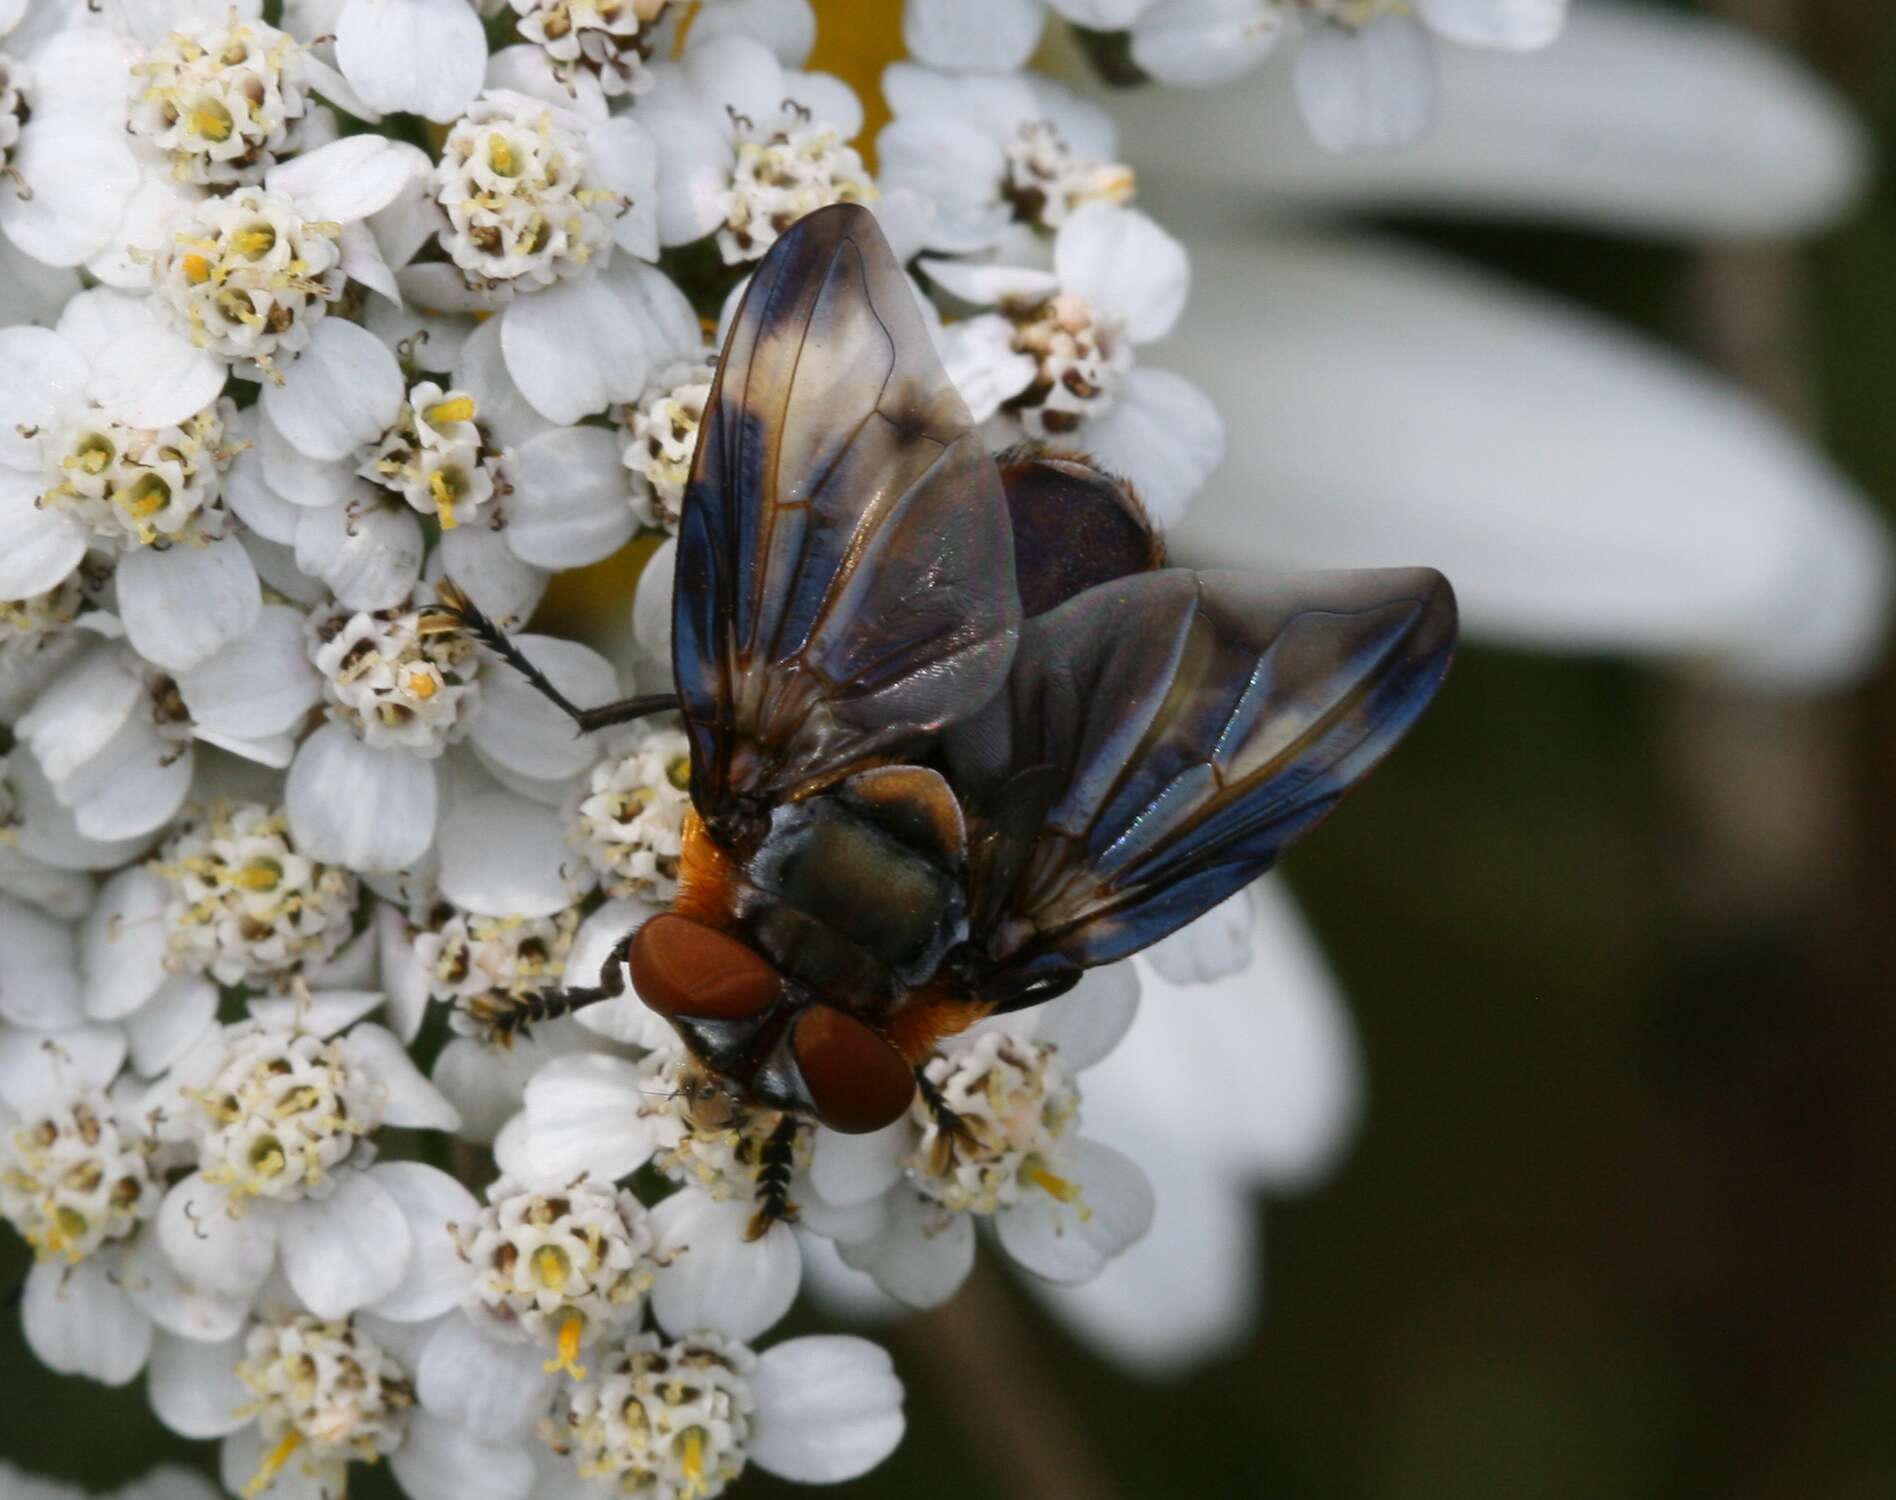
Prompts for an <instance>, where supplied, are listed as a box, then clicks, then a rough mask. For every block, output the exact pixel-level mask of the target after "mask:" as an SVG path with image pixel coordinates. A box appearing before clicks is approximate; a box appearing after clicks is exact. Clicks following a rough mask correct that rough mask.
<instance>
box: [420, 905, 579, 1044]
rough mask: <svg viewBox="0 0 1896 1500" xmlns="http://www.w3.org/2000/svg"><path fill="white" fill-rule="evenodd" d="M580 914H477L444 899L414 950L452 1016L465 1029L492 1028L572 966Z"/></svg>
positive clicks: (481, 1031)
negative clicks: (569, 961)
mask: <svg viewBox="0 0 1896 1500" xmlns="http://www.w3.org/2000/svg"><path fill="white" fill-rule="evenodd" d="M578 927H579V914H578V912H576V911H572V910H568V911H563V912H560V913H558V914H557V915H555V916H551V917H520V916H512V917H477V916H473V915H471V914H470V913H467V912H464V911H459V910H457V909H456V908H454V907H452V906H443V907H441V908H440V909H439V910H438V911H437V912H436V913H435V916H434V921H433V924H432V926H430V927H427V928H424V929H423V930H421V931H420V932H417V933H416V934H415V937H414V944H415V956H416V957H417V958H418V959H419V960H420V961H421V965H422V968H423V969H424V970H425V971H426V972H427V975H428V985H429V990H430V992H431V993H432V994H433V996H434V998H435V999H437V1000H439V1001H441V1002H442V1003H443V1004H447V1005H452V1006H453V1007H454V1011H453V1014H452V1015H451V1016H450V1017H449V1023H450V1024H451V1025H452V1026H453V1028H454V1029H455V1031H457V1032H459V1033H460V1034H461V1035H463V1036H483V1037H484V1036H491V1035H493V1031H494V1027H495V1026H496V1025H497V1024H498V1023H500V1022H501V1021H503V1020H504V1019H506V1017H507V1016H508V1015H509V1014H510V1013H511V1012H512V1011H513V1010H514V1009H515V1008H516V1007H518V1006H519V1004H520V1003H521V1002H522V1001H523V1000H526V999H528V998H529V997H531V996H533V995H537V994H538V993H539V992H540V991H542V990H544V989H546V988H548V987H549V986H552V985H556V984H557V983H558V982H559V978H560V975H562V974H563V973H565V972H566V955H567V954H568V953H570V952H571V951H572V947H573V934H574V932H575V931H577V930H578Z"/></svg>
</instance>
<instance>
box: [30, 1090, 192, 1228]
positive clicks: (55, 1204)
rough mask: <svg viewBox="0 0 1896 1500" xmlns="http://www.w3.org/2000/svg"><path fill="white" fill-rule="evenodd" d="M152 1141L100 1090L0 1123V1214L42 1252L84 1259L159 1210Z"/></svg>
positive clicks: (69, 1098) (54, 1103) (46, 1105)
mask: <svg viewBox="0 0 1896 1500" xmlns="http://www.w3.org/2000/svg"><path fill="white" fill-rule="evenodd" d="M156 1147H157V1143H156V1142H155V1141H153V1140H151V1139H150V1138H149V1137H147V1136H143V1135H140V1134H135V1133H132V1132H129V1131H126V1130H124V1129H122V1128H121V1125H120V1121H119V1117H118V1114H117V1112H116V1110H115V1109H114V1108H113V1105H112V1102H111V1100H110V1099H108V1098H107V1097H106V1096H105V1094H104V1093H103V1092H101V1091H99V1090H97V1089H88V1090H83V1091H81V1092H79V1093H76V1094H71V1095H68V1096H67V1097H65V1098H63V1099H60V1100H58V1101H57V1102H50V1101H49V1102H48V1103H47V1104H45V1105H42V1106H41V1107H40V1108H39V1109H36V1110H34V1111H33V1112H32V1113H31V1114H30V1115H29V1116H27V1117H26V1118H22V1119H17V1120H13V1121H10V1122H8V1123H7V1124H5V1125H4V1126H3V1127H0V1215H4V1216H5V1217H6V1219H7V1220H8V1221H9V1222H10V1223H11V1224H12V1225H13V1227H14V1229H16V1230H17V1231H18V1232H19V1234H20V1237H21V1238H22V1239H24V1240H25V1241H26V1242H27V1244H29V1245H31V1246H32V1247H33V1249H34V1251H35V1252H36V1253H37V1255H38V1257H39V1258H40V1259H42V1260H51V1259H54V1258H64V1259H65V1260H67V1261H70V1262H73V1263H77V1262H79V1261H81V1260H84V1259H85V1258H86V1257H87V1256H88V1255H91V1254H92V1253H94V1252H95V1251H97V1250H99V1249H100V1248H101V1247H102V1246H104V1245H106V1244H109V1243H112V1242H114V1241H118V1240H123V1239H125V1238H126V1237H128V1236H129V1235H131V1234H132V1233H133V1231H135V1230H136V1229H137V1228H138V1227H139V1225H140V1224H142V1223H143V1222H144V1221H145V1220H147V1219H149V1218H150V1217H151V1216H152V1214H153V1213H155V1212H156V1211H157V1207H158V1200H159V1197H160V1196H161V1194H160V1189H159V1186H158V1183H157V1182H156V1181H155V1180H154V1179H153V1175H152V1168H151V1157H152V1153H153V1152H154V1151H155V1150H156Z"/></svg>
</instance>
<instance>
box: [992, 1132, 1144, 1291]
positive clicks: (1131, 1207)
mask: <svg viewBox="0 0 1896 1500" xmlns="http://www.w3.org/2000/svg"><path fill="white" fill-rule="evenodd" d="M1074 1155H1075V1157H1076V1160H1075V1161H1074V1162H1073V1164H1072V1167H1071V1170H1072V1172H1073V1174H1074V1181H1075V1183H1076V1184H1077V1185H1078V1187H1079V1189H1080V1199H1079V1201H1078V1202H1076V1203H1062V1202H1061V1201H1060V1200H1059V1199H1057V1198H1055V1197H1054V1196H1053V1195H1052V1194H1051V1193H1038V1194H1035V1195H1034V1196H1033V1197H1030V1198H1028V1199H1026V1200H1025V1201H1023V1202H1020V1203H1016V1204H1014V1205H1013V1206H1012V1207H1010V1208H1004V1209H1002V1210H1001V1211H1000V1212H999V1213H998V1214H996V1215H995V1216H994V1232H995V1234H996V1235H997V1236H998V1237H999V1239H1000V1242H1001V1248H1002V1249H1003V1250H1005V1251H1006V1252H1007V1253H1008V1254H1009V1255H1011V1256H1013V1257H1014V1259H1015V1260H1017V1261H1019V1262H1020V1264H1021V1265H1022V1266H1024V1267H1025V1268H1026V1269H1027V1270H1029V1271H1032V1272H1033V1273H1034V1274H1035V1275H1036V1276H1044V1277H1045V1278H1046V1279H1047V1280H1048V1281H1057V1282H1062V1283H1071V1282H1078V1281H1087V1280H1090V1279H1091V1278H1092V1277H1094V1276H1097V1275H1098V1274H1099V1273H1100V1271H1101V1270H1102V1269H1103V1268H1104V1267H1105V1265H1106V1263H1107V1262H1108V1261H1110V1260H1111V1259H1112V1258H1113V1257H1114V1256H1115V1255H1118V1254H1119V1253H1120V1252H1121V1251H1123V1250H1124V1249H1125V1248H1126V1247H1127V1246H1129V1245H1132V1244H1134V1243H1136V1242H1137V1241H1138V1240H1139V1239H1140V1238H1141V1237H1142V1236H1143V1235H1144V1234H1145V1232H1146V1231H1147V1230H1148V1229H1150V1228H1151V1227H1152V1215H1153V1199H1152V1184H1151V1183H1149V1182H1147V1181H1146V1175H1145V1173H1144V1172H1142V1171H1140V1170H1139V1168H1138V1166H1137V1165H1136V1164H1135V1163H1134V1162H1132V1161H1131V1160H1130V1159H1129V1158H1127V1157H1125V1156H1123V1155H1121V1154H1120V1153H1119V1152H1117V1151H1115V1150H1113V1148H1112V1147H1110V1146H1103V1145H1101V1144H1100V1143H1099V1142H1097V1141H1087V1140H1082V1141H1081V1142H1080V1143H1079V1145H1078V1147H1077V1149H1076V1151H1075V1153H1074Z"/></svg>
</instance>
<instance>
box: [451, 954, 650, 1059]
mask: <svg viewBox="0 0 1896 1500" xmlns="http://www.w3.org/2000/svg"><path fill="white" fill-rule="evenodd" d="M637 936H638V929H637V928H634V929H633V930H632V931H631V932H628V933H627V934H626V935H625V936H624V937H622V938H620V939H619V941H618V942H616V943H614V944H613V945H612V951H611V952H610V953H608V954H607V955H606V963H605V967H604V968H602V969H601V970H600V971H599V983H597V984H585V985H574V986H572V987H571V988H570V989H562V990H543V991H541V992H540V993H539V994H537V995H528V996H526V997H525V998H524V999H521V1000H517V1001H515V1002H514V1003H513V1004H511V1005H509V1006H507V1007H506V1009H504V1010H500V1011H498V1012H496V1013H494V1014H492V1015H486V1016H478V1017H476V1019H477V1020H480V1021H483V1022H485V1024H486V1025H487V1027H488V1030H489V1034H490V1035H491V1036H492V1038H493V1040H495V1041H497V1042H499V1043H500V1044H501V1045H502V1046H510V1045H512V1043H513V1039H514V1038H515V1037H517V1036H525V1035H526V1034H527V1033H528V1032H529V1031H531V1030H532V1029H533V1028H534V1027H535V1026H538V1025H539V1024H540V1023H541V1022H543V1021H554V1020H557V1019H559V1017H561V1016H570V1015H571V1014H572V1013H573V1012H574V1011H576V1010H584V1009H585V1008H586V1007H587V1006H589V1005H597V1004H599V1003H600V1002H601V1001H603V1000H617V999H618V998H619V997H620V996H621V995H623V994H624V993H625V965H626V959H627V958H628V957H629V956H630V955H631V952H632V939H633V938H635V937H637Z"/></svg>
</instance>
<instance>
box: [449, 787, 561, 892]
mask: <svg viewBox="0 0 1896 1500" xmlns="http://www.w3.org/2000/svg"><path fill="white" fill-rule="evenodd" d="M440 837H441V894H442V895H444V896H446V897H447V898H448V900H450V901H452V902H453V903H454V904H455V905H456V906H459V907H461V908H463V909H464V910H467V911H471V912H478V913H480V914H481V915H482V916H489V917H506V916H523V917H550V916H552V915H553V914H554V913H555V912H559V911H564V910H565V909H566V908H567V907H568V906H571V905H572V904H573V901H574V898H575V896H576V895H577V894H578V892H577V891H576V890H575V889H574V886H573V885H572V883H571V882H570V881H569V880H568V878H567V874H566V869H567V866H568V865H569V864H570V863H571V862H572V861H573V860H574V859H575V856H574V854H573V851H572V850H571V849H569V848H568V847H567V844H566V821H565V819H564V818H562V817H561V816H560V815H559V814H558V813H556V812H555V811H554V810H553V809H552V808H549V807H541V806H538V805H537V804H535V803H532V802H528V801H527V800H526V799H525V798H522V797H516V796H514V795H513V794H512V793H510V792H492V793H488V794H486V795H484V796H477V797H471V798H467V799H464V800H457V801H456V803H455V805H454V807H453V809H452V810H451V811H450V812H449V813H448V815H447V816H446V817H445V818H443V819H442V820H441V835H440Z"/></svg>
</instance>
